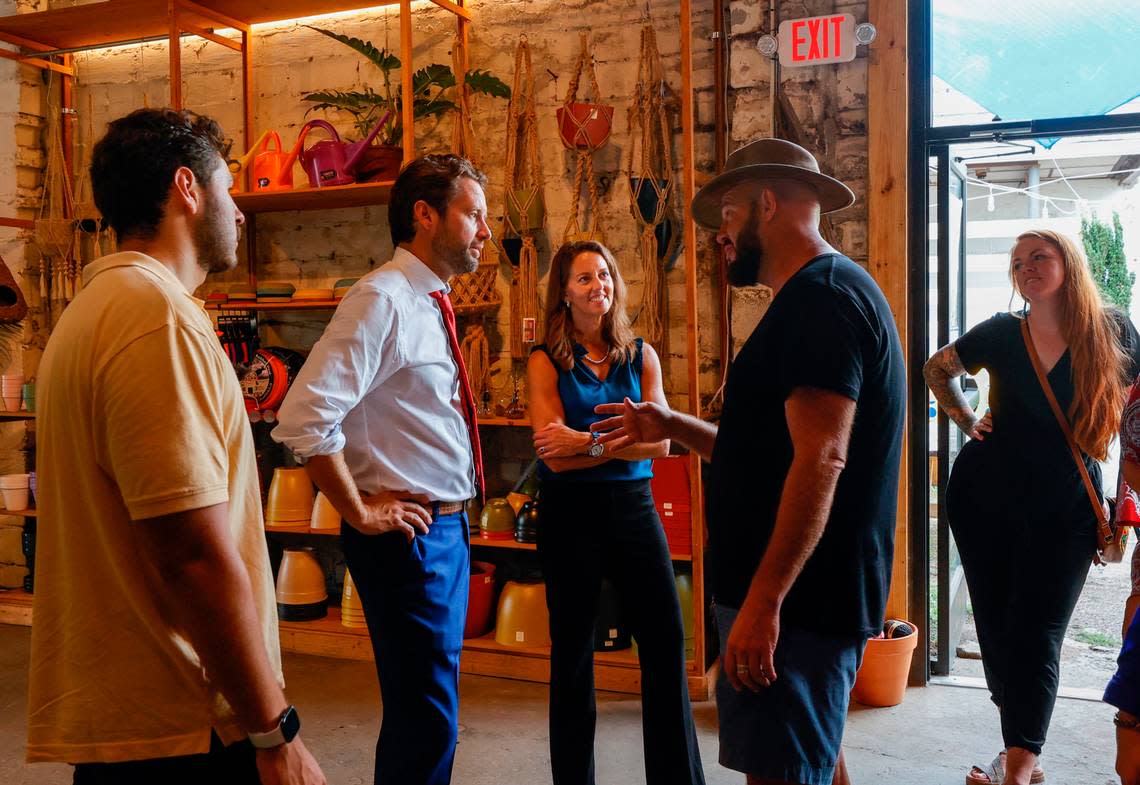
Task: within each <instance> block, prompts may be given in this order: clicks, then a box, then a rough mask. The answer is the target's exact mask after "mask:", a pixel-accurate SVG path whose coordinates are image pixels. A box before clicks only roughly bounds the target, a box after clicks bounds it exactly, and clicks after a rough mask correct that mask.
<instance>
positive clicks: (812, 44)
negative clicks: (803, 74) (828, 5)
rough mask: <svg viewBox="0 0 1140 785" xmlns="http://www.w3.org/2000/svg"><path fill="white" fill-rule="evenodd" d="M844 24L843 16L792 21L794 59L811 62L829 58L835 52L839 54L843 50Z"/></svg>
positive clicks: (800, 61) (798, 61) (799, 61)
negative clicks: (842, 27) (842, 30)
mask: <svg viewBox="0 0 1140 785" xmlns="http://www.w3.org/2000/svg"><path fill="white" fill-rule="evenodd" d="M842 24H843V17H842V16H833V17H818V18H815V19H799V20H797V21H795V22H792V60H793V61H795V62H797V63H804V62H808V63H810V62H811V61H813V60H823V59H826V58H829V57H831V56H833V54H834V55H838V54H839V53H840V52H841V51H842V43H843V41H842V38H841V25H842ZM805 31H806V33H807V35H806V36H805V35H804V33H805ZM805 45H806V50H807V51H806V52H805V51H804V50H805Z"/></svg>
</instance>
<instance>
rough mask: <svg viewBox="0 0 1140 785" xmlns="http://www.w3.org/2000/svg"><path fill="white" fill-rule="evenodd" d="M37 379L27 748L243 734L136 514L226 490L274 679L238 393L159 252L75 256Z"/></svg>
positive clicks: (249, 445) (209, 498) (75, 753)
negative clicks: (74, 288) (150, 565)
mask: <svg viewBox="0 0 1140 785" xmlns="http://www.w3.org/2000/svg"><path fill="white" fill-rule="evenodd" d="M83 283H84V286H83V289H82V290H81V291H80V293H79V295H78V296H77V297H76V298H75V300H74V301H73V302H72V303H71V304H70V305H69V306H68V307H67V310H65V311H64V312H63V314H62V316H61V317H60V319H59V324H58V325H57V326H56V328H55V330H54V331H53V332H52V335H51V339H50V340H49V341H48V344H47V348H46V349H45V351H44V355H43V360H42V362H41V363H40V369H39V379H38V384H37V385H36V389H37V398H36V411H37V423H36V442H37V451H36V452H37V456H36V457H37V460H36V472H37V480H38V489H37V490H38V498H37V502H38V509H39V520H38V526H37V542H36V545H37V548H36V596H35V607H34V620H33V624H32V653H31V673H30V680H29V690H28V692H29V695H28V760H29V761H64V762H69V763H86V762H113V761H122V760H139V759H144V758H157V757H169V756H174V755H188V754H194V753H201V752H206V751H207V750H208V749H209V744H210V729H211V728H214V729H216V730H217V731H218V733H219V735H220V736H221V737H222V740H223V741H225V742H227V743H230V742H232V741H236V740H237V739H239V738H241V735H242V734H241V731H240V730H239V729H238V727H237V725H236V723H235V722H234V720H233V715H232V712H231V711H230V710H229V707H228V706H227V705H226V703H225V701H224V699H222V698H221V696H220V695H218V694H217V692H216V690H214V689H212V688H211V685H210V680H209V677H208V675H207V674H206V673H205V672H204V671H203V668H202V667H201V665H200V664H199V660H198V657H197V655H196V653H195V652H194V649H193V647H192V646H191V645H190V644H189V642H188V641H187V640H186V639H185V638H184V637H182V636H181V635H180V634H179V632H178V631H177V630H175V629H174V628H173V627H172V622H171V619H170V615H169V614H166V613H163V611H162V608H161V607H160V606H159V603H158V601H157V600H156V597H155V596H154V594H153V593H152V592H151V591H150V589H149V588H148V585H147V581H146V579H145V577H144V573H143V569H142V567H141V561H142V555H141V553H140V551H139V549H138V547H137V546H136V543H135V540H134V532H133V526H134V524H133V523H132V521H133V520H141V519H145V518H154V517H157V516H161V515H168V514H171V513H177V512H185V511H187V510H194V509H199V508H202V507H210V506H212V505H215V504H220V503H222V502H229V521H230V531H231V532H232V534H233V542H234V545H235V546H236V547H237V549H238V552H239V554H240V556H241V559H242V561H243V562H244V564H245V565H246V568H247V569H248V570H249V578H250V582H251V583H252V585H253V600H254V604H255V606H256V611H257V615H258V618H259V619H260V622H261V628H262V633H263V636H264V640H265V647H266V649H267V650H268V652H269V660H270V662H271V663H272V666H273V668H274V669H275V670H276V672H277V674H278V679H279V680H280V679H281V677H280V673H281V654H280V649H279V641H278V632H277V615H276V605H275V600H274V595H273V576H272V574H271V571H270V565H269V556H268V551H267V549H266V545H265V531H264V527H263V525H262V517H261V497H260V492H259V489H258V482H257V465H256V461H255V458H254V448H253V437H252V434H251V433H250V427H249V421H248V419H247V418H246V414H245V408H244V406H243V403H242V394H241V389H240V387H239V385H238V380H237V376H236V374H235V373H234V369H233V367H232V366H231V365H230V362H229V360H228V359H227V358H226V355H225V353H224V352H223V351H222V347H221V345H220V343H219V342H218V338H217V336H216V334H215V332H214V328H213V325H212V324H211V322H210V318H209V317H208V316H207V315H206V312H205V310H204V309H203V307H202V302H201V301H200V300H197V299H195V298H194V297H192V296H191V295H190V293H189V292H187V291H186V288H185V287H184V286H183V285H182V283H181V282H180V281H179V280H178V279H177V278H176V277H175V276H174V274H173V273H172V272H171V271H170V270H169V269H167V268H166V267H165V266H164V265H163V264H161V263H160V262H158V261H156V260H155V259H152V258H150V257H149V256H145V255H143V254H140V253H118V254H112V255H111V256H107V257H104V258H102V259H100V260H98V261H97V262H95V263H93V264H91V265H89V266H88V267H87V268H86V269H85V270H84V273H83Z"/></svg>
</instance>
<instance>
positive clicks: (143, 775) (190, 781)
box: [72, 733, 261, 785]
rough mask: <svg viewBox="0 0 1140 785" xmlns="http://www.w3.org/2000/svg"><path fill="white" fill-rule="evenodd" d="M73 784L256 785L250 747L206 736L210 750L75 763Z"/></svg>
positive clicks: (256, 780)
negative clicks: (134, 758) (196, 752)
mask: <svg viewBox="0 0 1140 785" xmlns="http://www.w3.org/2000/svg"><path fill="white" fill-rule="evenodd" d="M72 783H73V785H160V783H161V785H260V783H261V778H260V777H259V776H258V773H257V762H256V759H255V758H254V749H253V745H252V744H250V743H249V742H248V741H239V742H235V743H234V744H231V745H230V746H228V747H226V746H224V745H223V744H222V741H221V739H219V738H218V736H217V734H215V733H211V734H210V751H209V752H204V753H201V754H199V755H179V756H177V757H173V758H149V759H147V760H130V761H123V762H121V763H78V764H76V766H75V777H74V778H73V779H72Z"/></svg>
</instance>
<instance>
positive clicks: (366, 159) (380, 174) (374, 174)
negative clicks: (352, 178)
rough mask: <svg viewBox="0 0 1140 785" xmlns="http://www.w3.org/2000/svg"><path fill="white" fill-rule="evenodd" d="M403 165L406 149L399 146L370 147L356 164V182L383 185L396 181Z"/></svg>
mask: <svg viewBox="0 0 1140 785" xmlns="http://www.w3.org/2000/svg"><path fill="white" fill-rule="evenodd" d="M403 163H404V148H402V147H400V146H399V145H391V144H374V145H369V146H368V147H366V148H365V149H364V152H363V153H362V154H361V156H360V160H359V161H358V162H357V164H356V182H358V183H382V182H388V181H391V180H395V179H396V176H397V175H398V174H400V167H401V166H402V165H403Z"/></svg>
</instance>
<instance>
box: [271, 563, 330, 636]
mask: <svg viewBox="0 0 1140 785" xmlns="http://www.w3.org/2000/svg"><path fill="white" fill-rule="evenodd" d="M276 593H277V615H278V617H280V618H281V619H284V620H286V621H308V620H310V619H321V618H324V616H325V614H326V613H327V612H328V599H329V595H328V592H327V590H326V589H325V573H324V570H322V569H321V563H320V562H319V561H317V557H316V555H315V554H314V553H313V549H312V548H286V549H285V552H284V554H282V556H281V566H280V567H278V568H277V592H276Z"/></svg>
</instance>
